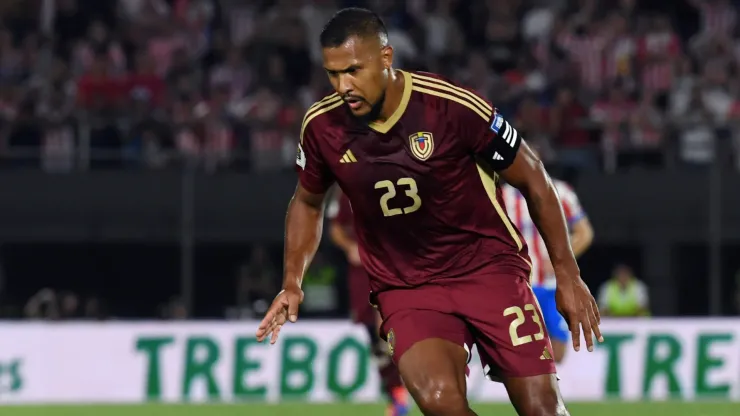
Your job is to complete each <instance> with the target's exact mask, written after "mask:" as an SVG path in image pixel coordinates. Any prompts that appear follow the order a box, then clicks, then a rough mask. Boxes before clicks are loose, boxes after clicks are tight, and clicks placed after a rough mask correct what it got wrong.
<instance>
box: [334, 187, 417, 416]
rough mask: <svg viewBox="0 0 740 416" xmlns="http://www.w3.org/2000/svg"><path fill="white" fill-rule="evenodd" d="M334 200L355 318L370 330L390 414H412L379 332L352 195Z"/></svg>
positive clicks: (336, 228)
mask: <svg viewBox="0 0 740 416" xmlns="http://www.w3.org/2000/svg"><path fill="white" fill-rule="evenodd" d="M338 194H339V195H337V197H336V198H335V199H334V201H333V203H334V204H336V207H335V209H332V210H328V211H329V212H332V215H331V224H330V226H329V236H330V237H331V241H332V242H333V243H334V244H335V245H336V246H337V247H339V248H340V249H341V250H342V251H343V252H344V253H345V255H346V256H347V286H348V288H349V302H350V310H351V315H352V320H353V321H354V322H355V323H358V324H360V325H363V326H364V327H365V328H366V329H367V333H368V335H369V339H370V343H371V345H370V349H371V351H372V352H373V355H374V356H375V359H376V361H377V365H378V372H379V374H380V380H381V383H382V385H383V391H384V392H385V394H386V397H387V398H388V400H389V401H390V403H389V405H388V411H387V415H388V416H404V415H406V414H408V410H409V406H408V397H407V396H408V394H407V392H406V388H404V387H403V383H402V382H401V375H400V374H399V373H398V367H396V365H395V364H394V363H393V361H392V360H391V357H390V356H389V355H388V350H387V347H386V342H385V341H383V340H382V339H381V338H380V337H379V336H378V335H379V331H380V324H381V318H380V314H379V313H378V311H377V310H376V309H375V308H374V307H373V306H372V305H371V304H370V302H369V300H368V296H369V295H370V278H369V277H368V275H367V272H365V269H364V268H363V267H362V262H361V261H360V250H359V247H358V245H357V239H356V238H355V231H354V224H353V220H352V207H351V206H350V203H349V198H347V196H346V195H345V194H344V193H342V192H338Z"/></svg>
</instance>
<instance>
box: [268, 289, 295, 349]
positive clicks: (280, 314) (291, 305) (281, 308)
mask: <svg viewBox="0 0 740 416" xmlns="http://www.w3.org/2000/svg"><path fill="white" fill-rule="evenodd" d="M302 302H303V291H302V290H301V289H300V288H299V287H297V286H289V287H287V288H285V289H283V290H282V291H280V293H278V295H277V296H276V297H275V300H273V301H272V305H270V309H268V310H267V313H266V314H265V318H264V319H263V320H262V322H261V323H260V326H259V328H257V341H259V342H262V341H263V340H264V339H265V338H267V337H268V336H269V335H270V334H272V336H271V337H270V344H274V343H275V342H277V339H278V335H279V334H280V329H281V328H282V327H283V325H284V324H285V323H286V322H287V321H290V322H295V321H297V320H298V305H300V304H301V303H302Z"/></svg>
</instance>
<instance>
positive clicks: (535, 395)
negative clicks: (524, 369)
mask: <svg viewBox="0 0 740 416" xmlns="http://www.w3.org/2000/svg"><path fill="white" fill-rule="evenodd" d="M504 385H505V386H506V391H507V392H508V393H509V399H511V404H513V405H514V408H515V409H516V412H517V414H519V416H569V415H570V414H569V413H568V410H567V409H566V408H565V403H563V397H562V396H561V395H560V389H559V388H558V379H557V377H556V376H555V374H543V375H540V376H532V377H506V378H504Z"/></svg>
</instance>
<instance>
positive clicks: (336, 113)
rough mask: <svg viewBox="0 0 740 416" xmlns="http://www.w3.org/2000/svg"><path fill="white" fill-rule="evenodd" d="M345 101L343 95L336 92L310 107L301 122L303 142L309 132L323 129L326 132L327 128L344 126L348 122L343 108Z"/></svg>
mask: <svg viewBox="0 0 740 416" xmlns="http://www.w3.org/2000/svg"><path fill="white" fill-rule="evenodd" d="M343 103H344V102H343V101H342V97H340V96H339V94H338V93H336V92H334V93H332V94H329V95H327V96H325V97H324V98H322V99H320V100H318V101H316V102H315V103H313V104H312V105H311V106H310V107H308V110H306V114H305V115H304V116H303V123H302V124H301V142H303V138H304V136H305V135H306V134H307V132H309V133H310V132H317V131H321V132H322V134H326V132H327V130H331V129H332V128H336V127H343V126H344V125H345V123H346V122H347V115H346V112H345V111H343V109H342V104H343Z"/></svg>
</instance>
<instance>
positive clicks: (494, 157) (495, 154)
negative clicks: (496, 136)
mask: <svg viewBox="0 0 740 416" xmlns="http://www.w3.org/2000/svg"><path fill="white" fill-rule="evenodd" d="M493 160H504V158H503V157H502V156H501V155H500V154H498V152H494V153H493Z"/></svg>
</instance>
